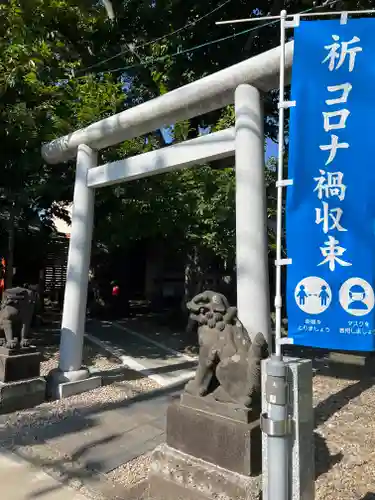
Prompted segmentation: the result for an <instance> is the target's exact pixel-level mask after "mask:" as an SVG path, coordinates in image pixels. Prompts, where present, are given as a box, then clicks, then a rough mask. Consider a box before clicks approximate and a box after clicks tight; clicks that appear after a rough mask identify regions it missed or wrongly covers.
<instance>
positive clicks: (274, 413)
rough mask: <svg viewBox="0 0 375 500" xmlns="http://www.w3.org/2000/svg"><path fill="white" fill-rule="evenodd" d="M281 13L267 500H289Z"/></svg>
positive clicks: (264, 420) (264, 425)
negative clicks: (283, 335) (284, 352)
mask: <svg viewBox="0 0 375 500" xmlns="http://www.w3.org/2000/svg"><path fill="white" fill-rule="evenodd" d="M286 16H287V14H286V11H285V10H283V11H282V12H281V13H280V96H279V158H278V172H277V183H276V185H277V235H276V238H277V241H276V245H277V246H276V262H275V265H276V294H275V312H276V339H275V354H274V355H273V356H271V358H270V359H269V360H267V363H266V364H265V367H266V384H265V400H266V412H264V413H262V415H261V429H262V432H263V433H265V434H266V435H267V465H266V466H267V471H266V477H267V493H268V498H267V499H266V500H275V499H277V500H289V492H290V487H289V480H290V474H289V459H290V457H289V454H290V446H289V444H290V439H289V437H290V419H289V411H288V404H289V391H288V382H287V371H288V369H287V365H286V363H285V361H284V360H283V358H282V351H281V342H280V340H281V308H282V298H281V266H282V265H283V264H284V263H285V262H283V261H282V259H281V237H282V208H283V207H282V201H283V198H282V196H283V185H284V184H283V164H284V107H285V105H286V103H285V102H284V93H285V89H284V86H285V27H286V26H285V20H286Z"/></svg>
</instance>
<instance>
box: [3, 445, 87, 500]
mask: <svg viewBox="0 0 375 500" xmlns="http://www.w3.org/2000/svg"><path fill="white" fill-rule="evenodd" d="M0 485H1V486H0V488H1V498H3V499H4V500H88V499H87V497H85V496H83V495H82V494H80V493H78V492H77V491H75V490H73V489H71V488H69V487H68V486H65V485H64V484H62V483H60V482H59V481H56V480H55V479H53V478H52V477H51V476H49V475H48V474H46V473H45V472H43V471H42V470H40V469H37V468H35V467H34V466H33V465H31V464H30V463H29V462H26V461H25V460H23V459H22V458H20V457H18V456H17V455H15V454H14V453H11V452H9V451H7V450H5V449H3V448H0Z"/></svg>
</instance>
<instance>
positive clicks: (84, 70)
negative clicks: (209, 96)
mask: <svg viewBox="0 0 375 500" xmlns="http://www.w3.org/2000/svg"><path fill="white" fill-rule="evenodd" d="M231 1H232V0H225V1H224V2H223V3H221V4H220V5H218V6H217V7H215V8H214V9H213V10H211V11H210V12H207V14H204V15H203V16H201V17H200V18H198V19H196V20H195V21H189V22H188V23H187V24H185V26H182V27H181V28H178V29H177V30H175V31H172V32H171V33H167V34H165V35H163V36H159V37H158V38H155V39H154V40H150V41H149V42H145V43H142V44H140V45H135V46H134V47H131V50H138V49H143V48H144V47H148V46H149V45H152V44H154V43H157V42H159V41H160V40H165V39H166V38H169V37H171V36H173V35H176V34H177V33H180V32H181V31H183V30H185V29H187V28H190V27H192V26H195V25H196V24H198V23H200V22H201V21H202V20H203V19H206V17H209V16H211V15H212V14H214V13H215V12H217V11H218V10H220V9H222V8H223V7H225V5H227V4H228V3H229V2H231ZM128 45H130V44H128ZM128 51H129V48H128V47H127V48H126V49H124V50H121V51H120V52H118V53H117V54H115V55H113V56H111V57H108V58H107V59H103V60H102V61H99V62H97V63H95V64H92V65H91V66H88V67H87V68H83V69H81V70H78V71H77V73H84V72H86V71H88V70H90V69H93V68H97V67H99V66H101V65H102V64H105V63H107V62H109V61H112V60H113V59H116V58H117V57H120V56H122V55H124V54H125V53H126V52H128Z"/></svg>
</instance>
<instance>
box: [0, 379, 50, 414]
mask: <svg viewBox="0 0 375 500" xmlns="http://www.w3.org/2000/svg"><path fill="white" fill-rule="evenodd" d="M45 396H46V381H45V379H44V377H35V378H29V379H26V380H18V381H17V382H10V383H8V384H4V383H2V382H0V414H3V413H10V412H12V411H19V410H23V409H25V408H31V407H33V406H37V405H40V404H42V403H44V401H45Z"/></svg>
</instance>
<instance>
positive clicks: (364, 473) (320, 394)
mask: <svg viewBox="0 0 375 500" xmlns="http://www.w3.org/2000/svg"><path fill="white" fill-rule="evenodd" d="M56 350H57V349H56ZM56 350H55V351H56ZM85 356H86V358H85V359H87V360H88V361H90V362H89V363H88V364H90V365H95V366H96V367H97V368H98V369H100V370H108V369H113V368H118V367H119V362H118V361H117V360H116V359H112V358H111V357H108V356H106V355H104V354H103V353H101V352H98V349H97V347H96V346H92V345H90V344H86V345H85ZM47 358H48V359H46V361H44V362H43V365H42V366H43V372H44V373H47V372H48V371H49V370H50V369H51V368H54V367H55V366H56V364H57V353H56V352H55V354H53V355H52V352H50V353H49V354H48V355H47ZM123 378H125V380H123ZM374 384H375V378H371V377H369V376H362V378H361V380H360V379H359V377H358V375H356V376H351V377H350V378H345V379H344V378H339V377H333V376H325V375H323V374H322V373H318V374H317V375H316V376H315V377H314V405H315V420H316V428H315V445H316V475H317V480H316V497H315V498H316V500H375V420H374V418H373V414H374V409H375V385H374ZM157 387H158V385H157V384H156V383H155V382H153V381H151V380H149V379H147V378H139V374H137V373H136V372H133V371H132V370H126V369H124V373H123V377H122V379H121V381H115V382H114V383H112V384H111V385H107V386H104V387H101V388H99V389H96V390H94V391H90V392H87V393H84V394H80V395H78V396H73V397H71V398H67V399H65V400H62V401H54V402H48V403H44V404H43V405H40V406H39V407H36V408H33V409H31V410H25V411H22V412H17V413H14V414H11V415H7V416H4V417H0V445H3V446H6V447H8V448H10V449H14V447H16V449H18V451H19V452H20V453H22V454H23V456H24V457H25V458H33V459H34V460H36V461H37V463H39V465H40V466H43V467H44V468H46V469H47V470H49V468H51V467H54V470H55V472H56V464H58V467H57V469H58V474H59V475H60V477H61V478H62V480H63V481H64V482H66V483H68V484H70V485H72V486H73V487H75V488H77V489H80V491H81V492H82V493H84V494H86V495H87V496H89V497H90V498H95V499H102V498H103V499H104V498H106V495H105V494H101V493H100V492H99V490H98V492H95V493H93V492H92V490H90V489H87V487H86V486H85V484H86V482H87V477H85V473H82V470H81V469H79V467H78V466H76V464H75V463H74V462H73V461H72V459H71V457H64V456H59V455H58V454H56V449H52V448H50V447H49V446H48V442H44V441H43V440H39V439H38V438H37V437H36V435H38V432H37V431H38V429H42V428H43V427H45V426H46V425H49V424H53V423H54V422H57V421H60V420H62V419H66V418H69V417H72V416H73V417H74V415H84V414H85V413H86V412H89V411H92V409H93V408H95V407H97V408H100V407H103V405H108V404H110V403H112V402H114V403H116V402H119V401H123V400H124V399H126V398H129V397H132V396H134V395H135V394H137V393H139V392H145V391H148V390H152V389H155V388H157ZM150 461H151V455H150V454H146V455H143V456H141V457H138V458H137V459H135V460H132V461H131V462H129V463H128V464H125V465H123V466H121V467H119V468H117V469H115V470H114V471H112V472H111V473H109V474H107V475H106V476H104V477H100V476H99V475H97V476H95V480H94V482H95V485H94V486H95V487H94V489H95V488H97V486H98V484H99V483H100V481H102V482H103V481H104V482H105V484H106V488H107V491H110V490H111V488H112V487H113V488H115V487H116V485H117V486H120V487H124V486H125V487H131V486H133V485H135V484H136V483H138V482H139V481H141V480H143V479H145V478H146V477H147V475H148V472H149V466H150ZM91 479H92V478H91ZM99 479H100V481H99ZM100 484H102V483H100ZM108 488H109V489H108ZM104 489H105V488H104ZM95 491H96V490H95ZM120 498H121V497H120Z"/></svg>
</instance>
